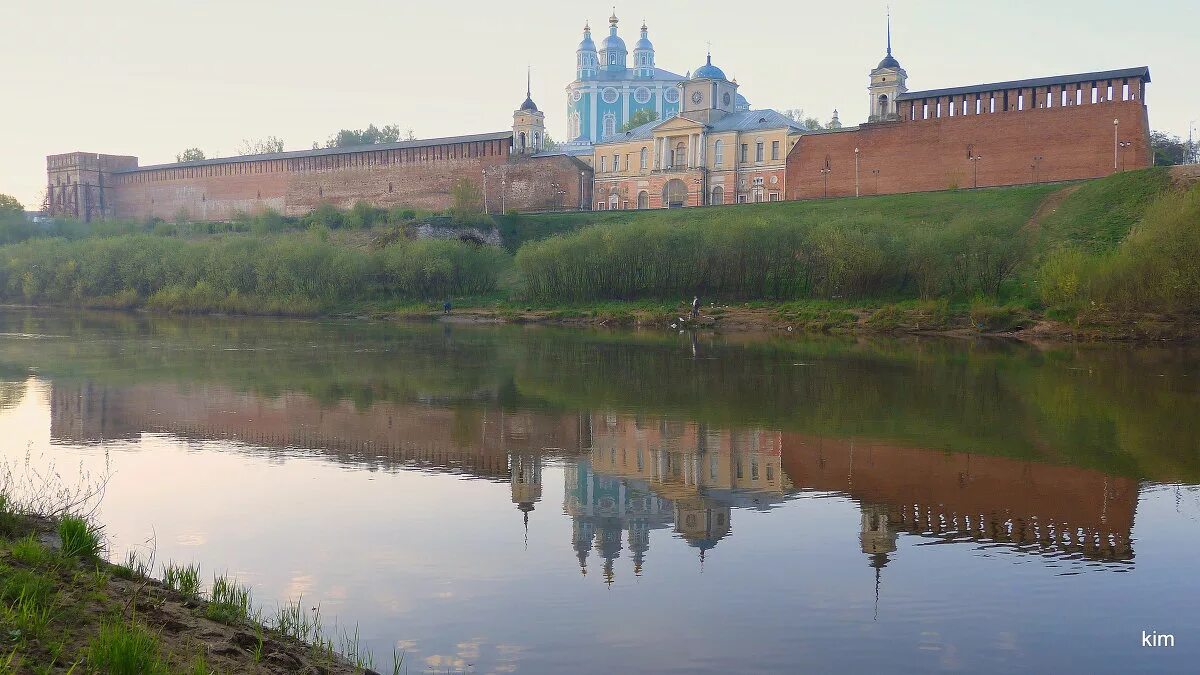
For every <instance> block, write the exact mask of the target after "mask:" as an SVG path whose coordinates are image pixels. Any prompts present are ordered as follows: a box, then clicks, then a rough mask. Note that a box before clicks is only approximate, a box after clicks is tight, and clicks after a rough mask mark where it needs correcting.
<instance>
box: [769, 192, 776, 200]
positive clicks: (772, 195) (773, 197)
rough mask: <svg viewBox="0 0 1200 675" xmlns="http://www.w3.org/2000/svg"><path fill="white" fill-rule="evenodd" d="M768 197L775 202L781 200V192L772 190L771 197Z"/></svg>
mask: <svg viewBox="0 0 1200 675" xmlns="http://www.w3.org/2000/svg"><path fill="white" fill-rule="evenodd" d="M768 199H770V201H773V202H777V201H779V193H778V192H772V193H771V195H770V197H768Z"/></svg>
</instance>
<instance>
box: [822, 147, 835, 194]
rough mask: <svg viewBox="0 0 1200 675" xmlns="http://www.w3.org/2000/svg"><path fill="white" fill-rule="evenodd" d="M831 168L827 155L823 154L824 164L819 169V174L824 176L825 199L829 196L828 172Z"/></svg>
mask: <svg viewBox="0 0 1200 675" xmlns="http://www.w3.org/2000/svg"><path fill="white" fill-rule="evenodd" d="M832 171H833V169H832V168H830V166H829V155H825V166H824V167H823V168H822V169H821V176H822V177H824V178H825V199H828V198H829V174H830V172H832Z"/></svg>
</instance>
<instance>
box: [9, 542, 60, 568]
mask: <svg viewBox="0 0 1200 675" xmlns="http://www.w3.org/2000/svg"><path fill="white" fill-rule="evenodd" d="M9 550H10V552H11V553H12V557H13V558H14V559H15V560H16V561H17V562H20V563H22V564H25V565H31V566H38V565H45V564H47V563H49V562H50V561H51V560H52V559H53V558H54V554H53V553H51V552H50V549H48V548H46V547H45V546H43V545H42V543H41V542H40V541H38V540H37V537H36V536H34V535H32V534H31V535H29V536H27V537H25V538H23V539H19V540H17V541H15V542H13V544H12V548H11V549H9Z"/></svg>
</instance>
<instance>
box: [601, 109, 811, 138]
mask: <svg viewBox="0 0 1200 675" xmlns="http://www.w3.org/2000/svg"><path fill="white" fill-rule="evenodd" d="M675 117H683V115H676V116H675ZM672 119H674V117H668V118H667V119H665V120H654V121H653V122H646V123H645V124H643V125H641V126H637V127H634V128H632V129H630V130H629V131H626V132H624V133H619V134H617V135H616V136H612V137H610V138H606V139H604V140H601V141H597V144H598V145H599V144H602V143H625V142H627V141H643V140H646V139H648V138H650V137H652V136H653V135H654V130H655V129H657V128H658V126H659V125H660V124H663V123H665V122H668V121H670V120H672ZM779 127H788V128H789V129H791V130H792V131H798V132H803V131H805V129H804V127H802V126H800V125H799V124H797V123H796V122H793V121H792V120H791V118H789V117H787V116H786V115H784V114H783V113H780V112H778V111H775V110H771V109H770V108H767V109H764V110H741V111H737V112H731V113H727V114H726V115H725V116H724V117H722V118H721V119H719V120H717V121H715V122H713V123H712V124H710V125H708V129H709V131H714V132H715V131H757V130H759V129H778V128H779Z"/></svg>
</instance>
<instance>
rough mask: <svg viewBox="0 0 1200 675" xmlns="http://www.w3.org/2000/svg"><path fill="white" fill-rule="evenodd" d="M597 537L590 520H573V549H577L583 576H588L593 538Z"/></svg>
mask: <svg viewBox="0 0 1200 675" xmlns="http://www.w3.org/2000/svg"><path fill="white" fill-rule="evenodd" d="M595 536H596V531H595V528H594V527H593V525H592V521H591V520H590V519H584V518H572V519H571V547H572V548H574V549H575V557H576V558H577V559H578V560H579V572H580V573H581V574H587V559H588V552H589V551H590V550H591V549H592V538H593V537H595Z"/></svg>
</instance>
